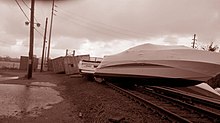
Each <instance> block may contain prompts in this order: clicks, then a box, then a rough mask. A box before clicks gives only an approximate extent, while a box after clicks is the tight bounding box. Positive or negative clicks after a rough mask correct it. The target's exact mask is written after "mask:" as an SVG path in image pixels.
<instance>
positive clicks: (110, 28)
mask: <svg viewBox="0 0 220 123" xmlns="http://www.w3.org/2000/svg"><path fill="white" fill-rule="evenodd" d="M59 9H60V10H61V12H62V13H63V14H66V15H67V16H68V17H73V19H74V20H75V19H77V20H80V21H83V22H85V23H88V24H89V25H94V26H96V27H97V26H98V27H100V28H102V29H105V30H108V31H112V32H114V33H120V34H123V35H127V36H129V37H131V36H138V37H139V36H143V35H146V34H144V33H141V32H135V31H132V30H128V29H125V28H120V27H117V26H113V25H109V24H106V23H103V22H99V21H96V20H91V19H88V18H85V17H83V16H80V15H77V14H75V13H73V12H69V11H65V10H63V9H61V8H59ZM73 15H74V16H73ZM147 35H153V34H152V33H148V34H147Z"/></svg>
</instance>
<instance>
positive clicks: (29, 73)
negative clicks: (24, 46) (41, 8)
mask: <svg viewBox="0 0 220 123" xmlns="http://www.w3.org/2000/svg"><path fill="white" fill-rule="evenodd" d="M34 4H35V0H31V19H30V46H29V57H28V73H27V78H28V79H30V78H32V69H33V51H34Z"/></svg>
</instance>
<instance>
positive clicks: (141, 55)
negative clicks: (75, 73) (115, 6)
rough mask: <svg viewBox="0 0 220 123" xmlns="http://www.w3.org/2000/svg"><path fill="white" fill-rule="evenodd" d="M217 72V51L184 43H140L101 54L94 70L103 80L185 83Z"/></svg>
mask: <svg viewBox="0 0 220 123" xmlns="http://www.w3.org/2000/svg"><path fill="white" fill-rule="evenodd" d="M219 73H220V53H215V52H209V51H203V50H197V49H192V48H189V47H186V46H166V45H154V44H143V45H139V46H136V47H133V48H130V49H128V50H126V51H124V52H122V53H119V54H116V55H111V56H105V57H104V59H103V60H102V62H101V64H100V65H99V66H98V68H97V69H96V71H95V76H96V77H103V78H105V79H109V78H111V79H112V78H114V79H120V81H121V80H126V81H127V80H132V81H136V80H137V79H139V80H138V81H142V82H146V83H149V84H150V83H151V84H152V83H153V84H156V83H157V84H160V85H161V84H162V85H166V84H168V85H178V86H188V85H195V84H199V83H201V82H204V81H207V80H208V79H210V78H211V77H214V76H215V75H217V74H219Z"/></svg>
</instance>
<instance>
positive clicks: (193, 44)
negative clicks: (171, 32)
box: [192, 34, 197, 48]
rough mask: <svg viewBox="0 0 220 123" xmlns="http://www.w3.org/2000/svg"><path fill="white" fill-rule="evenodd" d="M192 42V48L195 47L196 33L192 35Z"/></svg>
mask: <svg viewBox="0 0 220 123" xmlns="http://www.w3.org/2000/svg"><path fill="white" fill-rule="evenodd" d="M192 40H193V42H192V48H196V41H197V39H196V34H194V35H193V39H192Z"/></svg>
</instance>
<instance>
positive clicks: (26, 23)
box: [25, 21, 40, 27]
mask: <svg viewBox="0 0 220 123" xmlns="http://www.w3.org/2000/svg"><path fill="white" fill-rule="evenodd" d="M29 24H30V22H28V21H26V22H25V25H27V26H28V25H29ZM34 24H36V25H37V27H40V23H34Z"/></svg>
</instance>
